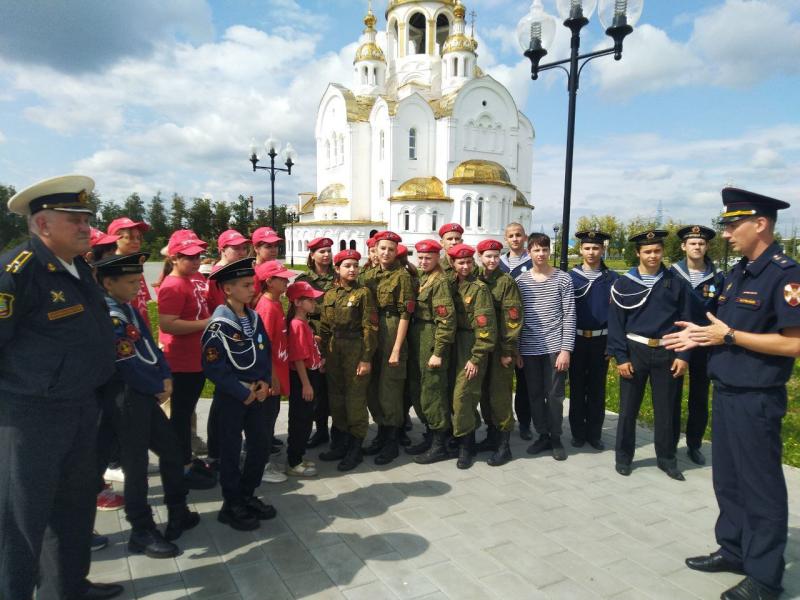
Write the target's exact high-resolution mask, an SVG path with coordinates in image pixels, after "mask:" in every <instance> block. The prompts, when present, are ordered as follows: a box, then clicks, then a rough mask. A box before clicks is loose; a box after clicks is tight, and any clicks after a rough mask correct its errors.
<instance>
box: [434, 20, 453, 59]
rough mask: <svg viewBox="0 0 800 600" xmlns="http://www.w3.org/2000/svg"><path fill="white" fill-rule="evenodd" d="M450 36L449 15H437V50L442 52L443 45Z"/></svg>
mask: <svg viewBox="0 0 800 600" xmlns="http://www.w3.org/2000/svg"><path fill="white" fill-rule="evenodd" d="M449 36H450V20H449V19H448V18H447V15H445V14H441V15H439V16H438V17H436V51H437V52H441V49H442V46H444V43H445V42H446V41H447V38H448V37H449Z"/></svg>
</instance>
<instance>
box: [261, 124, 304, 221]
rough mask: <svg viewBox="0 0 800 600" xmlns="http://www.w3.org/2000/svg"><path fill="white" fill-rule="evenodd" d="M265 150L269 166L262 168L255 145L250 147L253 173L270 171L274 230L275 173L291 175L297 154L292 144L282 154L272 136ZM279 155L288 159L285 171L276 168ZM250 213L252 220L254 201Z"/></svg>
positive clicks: (265, 143) (265, 144)
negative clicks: (281, 172) (259, 170)
mask: <svg viewBox="0 0 800 600" xmlns="http://www.w3.org/2000/svg"><path fill="white" fill-rule="evenodd" d="M264 148H265V149H266V150H267V156H269V166H268V167H262V166H260V165H259V164H258V162H259V159H258V155H257V154H256V150H257V148H256V145H255V143H253V144H251V145H250V162H251V163H252V164H253V173H255V172H256V171H257V170H258V169H263V170H265V171H269V181H270V189H271V192H272V203H271V208H272V210H271V211H270V213H271V217H272V229H275V173H277V172H278V171H283V172H284V173H288V174H289V175H291V174H292V167H293V166H294V159H295V158H296V154H295V151H294V148H292V145H291V144H286V148H284V149H283V152H281V146H280V143H279V142H278V140H276V139H275V138H273V137H272V136H269V139H268V140H267V141H266V142H264ZM278 154H281V155H282V157H285V158H286V163H285V164H286V168H285V169H284V168H282V167H276V166H275V158H276V157H277V156H278ZM251 200H252V199H251ZM250 213H251V219H252V218H253V217H254V215H253V203H252V201H251V202H250Z"/></svg>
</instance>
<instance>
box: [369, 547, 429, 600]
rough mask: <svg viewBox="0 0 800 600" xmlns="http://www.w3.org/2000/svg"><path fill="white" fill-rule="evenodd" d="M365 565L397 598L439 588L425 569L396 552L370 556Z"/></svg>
mask: <svg viewBox="0 0 800 600" xmlns="http://www.w3.org/2000/svg"><path fill="white" fill-rule="evenodd" d="M367 565H368V566H369V568H370V569H371V570H372V572H373V573H375V574H376V575H377V576H378V577H379V578H380V580H381V581H382V582H383V583H384V585H386V587H387V588H389V589H390V590H391V591H392V592H393V593H394V594H395V595H396V596H397V597H398V598H418V597H420V596H424V595H426V594H430V593H432V592H435V591H437V590H438V589H439V588H438V587H437V586H436V585H435V584H434V583H433V582H432V581H431V580H430V578H429V577H427V576H426V573H425V569H418V568H414V567H412V566H411V565H410V564H409V563H408V562H407V561H405V560H404V559H403V557H402V556H401V555H400V554H398V553H396V552H393V553H391V554H384V555H382V556H377V557H374V558H370V559H368V560H367Z"/></svg>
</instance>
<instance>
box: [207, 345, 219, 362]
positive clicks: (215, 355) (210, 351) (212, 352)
mask: <svg viewBox="0 0 800 600" xmlns="http://www.w3.org/2000/svg"><path fill="white" fill-rule="evenodd" d="M218 360H219V352H217V349H216V348H206V362H210V363H212V362H217V361H218Z"/></svg>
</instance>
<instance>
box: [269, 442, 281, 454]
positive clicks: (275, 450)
mask: <svg viewBox="0 0 800 600" xmlns="http://www.w3.org/2000/svg"><path fill="white" fill-rule="evenodd" d="M282 448H283V446H278V445H277V444H272V447H271V448H270V449H269V453H270V454H280V453H281V449H282Z"/></svg>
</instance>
